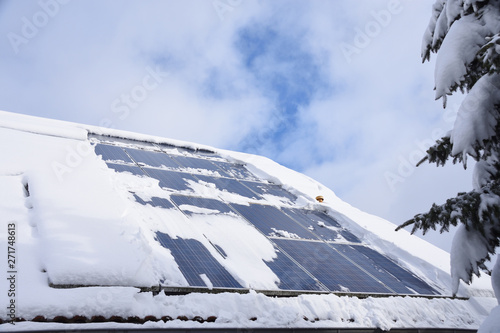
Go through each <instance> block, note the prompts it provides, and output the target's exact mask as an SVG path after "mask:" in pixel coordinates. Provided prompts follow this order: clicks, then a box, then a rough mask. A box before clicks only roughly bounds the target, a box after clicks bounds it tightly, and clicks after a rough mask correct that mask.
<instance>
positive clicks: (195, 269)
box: [156, 232, 242, 288]
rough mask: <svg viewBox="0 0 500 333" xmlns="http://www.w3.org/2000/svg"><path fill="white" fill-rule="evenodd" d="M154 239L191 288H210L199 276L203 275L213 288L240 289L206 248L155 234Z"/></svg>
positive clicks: (188, 241)
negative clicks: (168, 251) (165, 249)
mask: <svg viewBox="0 0 500 333" xmlns="http://www.w3.org/2000/svg"><path fill="white" fill-rule="evenodd" d="M156 238H157V240H158V241H159V242H160V244H161V245H162V246H164V247H165V248H167V249H169V250H170V251H171V253H172V255H173V257H174V259H175V262H176V263H177V265H179V269H180V270H181V272H182V274H183V275H184V277H185V278H186V280H187V281H188V283H189V285H190V286H192V287H205V286H206V287H210V285H207V283H205V281H203V279H202V277H201V276H200V275H202V274H205V275H206V276H207V277H208V279H209V280H210V282H211V283H212V285H213V287H216V288H242V286H241V285H240V284H239V283H238V282H237V281H236V280H235V279H234V278H233V277H232V275H231V274H229V273H228V271H227V270H226V269H225V268H224V267H223V266H222V265H221V264H220V263H219V262H218V261H217V260H216V259H215V258H214V257H213V256H212V255H211V254H210V252H209V251H208V250H207V248H206V247H205V246H204V245H203V244H202V243H200V242H199V241H197V240H194V239H182V238H176V239H172V238H171V237H169V236H168V235H167V234H164V233H161V232H157V233H156Z"/></svg>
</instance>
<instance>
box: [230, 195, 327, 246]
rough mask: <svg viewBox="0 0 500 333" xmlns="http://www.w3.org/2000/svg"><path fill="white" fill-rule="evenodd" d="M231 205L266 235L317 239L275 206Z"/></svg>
mask: <svg viewBox="0 0 500 333" xmlns="http://www.w3.org/2000/svg"><path fill="white" fill-rule="evenodd" d="M232 207H233V208H234V209H236V210H237V211H238V213H240V214H241V215H242V216H243V217H245V218H246V219H247V220H248V221H249V222H250V223H252V224H253V225H254V226H255V227H257V229H259V230H260V231H261V232H262V233H263V234H265V235H266V236H270V237H285V238H302V239H314V240H317V239H318V238H317V237H316V236H315V235H314V234H313V233H312V232H311V231H310V230H308V229H306V228H304V227H302V226H301V225H299V224H298V223H296V222H295V221H294V220H292V219H291V218H290V217H288V216H287V215H285V214H283V212H281V211H280V210H279V209H277V208H276V207H273V206H268V205H259V204H250V205H248V206H245V205H236V204H233V205H232Z"/></svg>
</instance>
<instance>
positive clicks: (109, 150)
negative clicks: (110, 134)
mask: <svg viewBox="0 0 500 333" xmlns="http://www.w3.org/2000/svg"><path fill="white" fill-rule="evenodd" d="M94 149H95V153H96V155H101V156H102V159H103V160H104V161H114V162H116V161H120V162H126V163H133V162H132V160H131V159H130V157H128V155H127V154H126V153H125V151H124V150H123V149H122V148H121V147H118V146H111V145H104V144H101V143H98V144H96V145H95V147H94Z"/></svg>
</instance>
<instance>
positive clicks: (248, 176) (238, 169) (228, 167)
mask: <svg viewBox="0 0 500 333" xmlns="http://www.w3.org/2000/svg"><path fill="white" fill-rule="evenodd" d="M213 163H214V164H215V165H217V166H218V167H219V168H221V169H222V170H224V171H225V172H226V173H227V174H229V175H231V176H232V177H234V178H237V179H244V180H253V181H258V180H259V178H257V177H256V176H255V175H254V174H253V173H251V172H250V171H248V170H247V169H246V168H245V167H244V166H243V165H241V164H234V163H226V162H219V161H213Z"/></svg>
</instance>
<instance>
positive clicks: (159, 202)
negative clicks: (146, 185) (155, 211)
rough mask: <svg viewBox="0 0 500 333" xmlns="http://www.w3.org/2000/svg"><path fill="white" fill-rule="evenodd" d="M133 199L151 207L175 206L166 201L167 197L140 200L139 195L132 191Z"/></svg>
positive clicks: (168, 207)
mask: <svg viewBox="0 0 500 333" xmlns="http://www.w3.org/2000/svg"><path fill="white" fill-rule="evenodd" d="M133 195H134V198H135V201H137V202H138V203H140V204H142V205H151V206H153V207H160V208H167V209H170V208H175V206H174V205H173V204H172V203H171V202H170V201H168V199H165V198H160V197H152V198H151V200H148V201H145V200H142V199H141V197H139V196H138V195H137V194H135V193H133Z"/></svg>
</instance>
